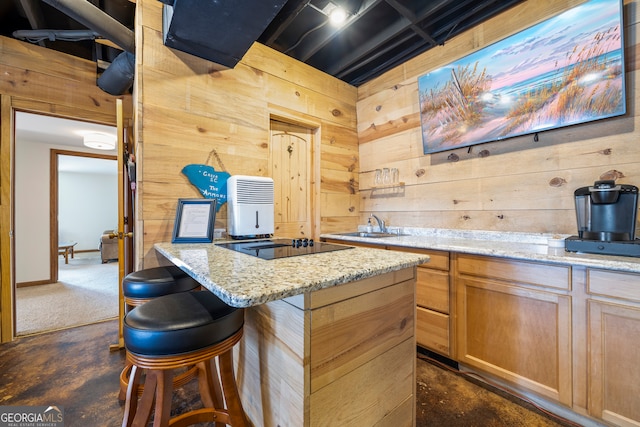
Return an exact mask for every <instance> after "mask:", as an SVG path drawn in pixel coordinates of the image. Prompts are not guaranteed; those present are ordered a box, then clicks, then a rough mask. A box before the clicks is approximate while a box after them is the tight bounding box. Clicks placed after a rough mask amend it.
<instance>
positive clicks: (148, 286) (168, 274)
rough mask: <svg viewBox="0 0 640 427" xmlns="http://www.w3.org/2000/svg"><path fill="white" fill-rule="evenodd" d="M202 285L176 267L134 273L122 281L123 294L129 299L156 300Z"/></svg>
mask: <svg viewBox="0 0 640 427" xmlns="http://www.w3.org/2000/svg"><path fill="white" fill-rule="evenodd" d="M198 286H200V284H199V283H198V282H197V281H195V280H194V279H192V278H191V277H190V276H189V275H188V274H187V273H185V272H184V271H182V270H180V269H179V268H178V267H176V266H175V265H169V266H166V267H154V268H147V269H144V270H138V271H134V272H133V273H129V274H127V275H126V276H125V277H124V279H122V293H123V294H124V296H125V297H128V298H145V299H146V298H156V297H160V296H163V295H170V294H175V293H178V292H189V291H191V290H193V289H196V288H197V287H198Z"/></svg>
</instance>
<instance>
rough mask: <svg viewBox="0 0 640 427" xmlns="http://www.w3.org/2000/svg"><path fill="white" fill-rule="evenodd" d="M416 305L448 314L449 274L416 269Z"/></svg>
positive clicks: (427, 269)
mask: <svg viewBox="0 0 640 427" xmlns="http://www.w3.org/2000/svg"><path fill="white" fill-rule="evenodd" d="M417 270H418V272H417V275H418V277H417V281H416V304H417V305H418V306H419V307H425V308H429V309H431V310H435V311H439V312H441V313H445V314H449V273H447V272H446V271H437V270H431V269H429V268H421V267H418V269H417Z"/></svg>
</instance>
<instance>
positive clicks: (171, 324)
mask: <svg viewBox="0 0 640 427" xmlns="http://www.w3.org/2000/svg"><path fill="white" fill-rule="evenodd" d="M243 324H244V309H242V308H235V307H231V306H229V305H227V304H225V303H224V302H223V301H221V300H220V299H219V298H218V297H216V296H215V295H214V294H213V293H211V292H209V291H196V292H183V293H179V294H172V295H166V296H162V297H159V298H156V299H153V300H151V301H149V302H146V303H144V304H142V305H140V306H138V307H136V308H134V309H133V310H131V311H130V312H129V313H128V314H127V315H126V316H125V318H124V324H123V337H124V345H125V347H126V349H127V351H130V352H132V353H135V354H139V355H147V356H163V355H172V354H181V353H187V352H191V351H195V350H199V349H202V348H205V347H209V346H211V345H214V344H217V343H219V342H221V341H224V340H225V339H227V338H229V337H230V336H232V335H233V334H235V333H236V332H237V331H239V330H240V329H241V328H242V326H243Z"/></svg>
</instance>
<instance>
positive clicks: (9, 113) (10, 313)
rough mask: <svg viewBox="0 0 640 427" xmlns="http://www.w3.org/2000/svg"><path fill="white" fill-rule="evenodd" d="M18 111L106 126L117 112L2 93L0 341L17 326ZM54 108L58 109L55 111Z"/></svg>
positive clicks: (10, 335)
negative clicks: (112, 112) (16, 178)
mask: <svg viewBox="0 0 640 427" xmlns="http://www.w3.org/2000/svg"><path fill="white" fill-rule="evenodd" d="M18 111H23V112H26V113H33V114H42V115H47V116H54V117H60V118H66V119H71V120H82V121H87V122H90V123H98V124H103V125H107V126H116V124H117V123H116V115H115V113H114V114H113V115H112V114H106V113H103V112H101V111H99V110H87V109H85V108H81V107H69V106H67V105H62V104H58V103H55V102H53V103H50V102H46V101H38V100H33V99H27V98H23V97H21V96H18V95H8V94H4V93H0V165H1V167H0V169H1V170H2V171H3V172H2V174H0V219H1V221H0V232H2V235H1V237H0V253H1V254H2V256H1V257H0V343H3V342H9V341H12V340H13V339H14V338H15V334H16V325H15V318H16V312H15V309H16V307H15V286H16V284H15V245H14V236H13V231H14V226H15V224H14V216H15V212H14V210H15V206H14V204H15V203H14V202H15V200H14V191H15V178H14V172H15V168H14V162H15V159H14V154H15V114H16V113H17V112H18ZM52 111H56V112H57V113H56V114H53V113H52Z"/></svg>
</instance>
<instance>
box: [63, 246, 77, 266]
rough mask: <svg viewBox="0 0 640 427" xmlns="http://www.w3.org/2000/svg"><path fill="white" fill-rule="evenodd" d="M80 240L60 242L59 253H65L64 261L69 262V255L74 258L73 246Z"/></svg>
mask: <svg viewBox="0 0 640 427" xmlns="http://www.w3.org/2000/svg"><path fill="white" fill-rule="evenodd" d="M77 244H78V242H60V243H58V255H64V263H65V264H69V255H71V258H73V247H74V246H75V245H77Z"/></svg>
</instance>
